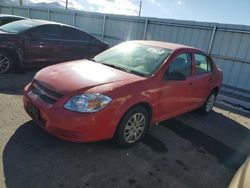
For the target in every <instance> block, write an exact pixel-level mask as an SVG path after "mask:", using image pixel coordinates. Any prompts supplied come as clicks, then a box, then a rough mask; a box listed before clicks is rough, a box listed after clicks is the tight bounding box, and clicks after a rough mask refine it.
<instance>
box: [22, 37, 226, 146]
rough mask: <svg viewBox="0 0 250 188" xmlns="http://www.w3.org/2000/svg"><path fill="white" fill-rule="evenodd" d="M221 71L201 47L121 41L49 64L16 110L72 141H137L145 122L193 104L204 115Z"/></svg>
mask: <svg viewBox="0 0 250 188" xmlns="http://www.w3.org/2000/svg"><path fill="white" fill-rule="evenodd" d="M221 83H222V72H221V71H220V70H219V69H218V68H217V66H216V65H215V64H214V63H213V61H212V59H211V58H210V57H209V56H208V55H207V54H206V53H205V52H203V51H201V50H199V49H195V48H192V47H189V46H183V45H179V44H172V43H165V42H156V41H130V42H124V43H121V44H119V45H117V46H115V47H113V48H110V49H109V50H106V51H105V52H103V53H101V54H99V55H97V56H95V58H94V59H92V60H78V61H71V62H66V63H62V64H57V65H52V66H49V67H47V68H44V69H42V70H41V71H39V72H38V73H37V74H36V75H35V77H34V79H33V81H32V82H31V83H30V84H28V85H27V86H26V87H25V88H24V107H25V109H26V111H27V113H28V114H29V115H30V116H31V117H32V119H33V120H34V121H35V122H36V123H37V124H38V125H39V126H40V127H42V128H43V129H45V130H46V131H48V132H49V133H51V134H53V135H55V136H57V137H59V138H62V139H65V140H68V141H73V142H91V141H97V140H105V139H111V138H114V140H115V141H116V142H117V143H118V144H119V145H120V146H123V147H126V146H132V145H134V144H136V143H137V142H139V141H140V140H141V139H142V138H143V136H144V135H145V134H146V133H147V131H148V130H149V127H150V126H151V125H155V124H157V123H158V122H160V121H163V120H166V119H169V118H172V117H175V116H177V115H180V114H183V113H186V112H189V111H192V110H195V109H197V108H199V109H200V111H201V112H203V113H209V112H210V111H211V110H212V108H213V105H214V102H215V98H216V95H217V93H218V91H219V88H220V86H221Z"/></svg>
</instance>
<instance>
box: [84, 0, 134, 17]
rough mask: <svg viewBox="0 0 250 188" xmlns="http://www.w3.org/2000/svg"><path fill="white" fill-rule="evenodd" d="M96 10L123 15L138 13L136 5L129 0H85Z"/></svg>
mask: <svg viewBox="0 0 250 188" xmlns="http://www.w3.org/2000/svg"><path fill="white" fill-rule="evenodd" d="M87 2H88V4H89V5H90V6H92V7H95V8H96V11H97V12H102V13H110V14H123V15H138V11H139V7H138V5H136V4H134V3H132V2H131V1H130V0H87Z"/></svg>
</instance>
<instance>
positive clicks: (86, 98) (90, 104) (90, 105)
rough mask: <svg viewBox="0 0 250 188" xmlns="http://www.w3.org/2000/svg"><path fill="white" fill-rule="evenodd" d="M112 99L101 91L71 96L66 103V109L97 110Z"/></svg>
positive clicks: (78, 110)
mask: <svg viewBox="0 0 250 188" xmlns="http://www.w3.org/2000/svg"><path fill="white" fill-rule="evenodd" d="M111 101H112V99H111V98H110V97H108V96H105V95H102V94H100V93H93V94H82V95H76V96H73V97H71V98H70V99H69V100H68V101H67V102H66V103H65V105H64V108H65V109H68V110H72V111H75V112H87V113H91V112H97V111H99V110H101V109H103V108H104V107H105V106H107V105H108V104H109V103H110V102H111Z"/></svg>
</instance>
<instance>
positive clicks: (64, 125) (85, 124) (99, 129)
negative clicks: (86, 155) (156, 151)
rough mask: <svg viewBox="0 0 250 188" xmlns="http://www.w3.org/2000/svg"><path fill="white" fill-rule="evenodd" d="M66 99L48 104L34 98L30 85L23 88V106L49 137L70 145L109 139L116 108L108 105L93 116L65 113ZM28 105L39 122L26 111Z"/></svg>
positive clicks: (114, 127) (114, 120) (115, 123)
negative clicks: (51, 136)
mask: <svg viewBox="0 0 250 188" xmlns="http://www.w3.org/2000/svg"><path fill="white" fill-rule="evenodd" d="M67 99H68V97H63V98H62V99H60V100H58V101H57V102H56V103H54V104H48V103H46V102H45V101H43V100H42V99H41V98H40V97H38V96H37V95H35V94H34V93H33V92H32V90H31V86H30V84H28V85H27V86H26V87H25V88H24V92H23V104H24V108H25V110H26V112H27V113H28V114H29V115H30V117H31V118H32V119H33V120H34V121H35V122H36V124H38V125H39V126H40V127H41V128H43V129H44V130H46V131H47V132H49V133H50V134H52V135H54V136H56V137H59V138H61V139H64V140H67V141H71V142H92V141H98V140H106V139H111V138H112V137H113V135H114V133H115V129H116V126H117V124H118V122H119V119H118V117H117V116H114V112H115V106H114V105H112V104H109V106H108V107H106V108H105V109H103V110H101V111H99V112H96V113H89V114H87V113H85V114H84V113H78V112H73V111H69V110H67V109H64V107H63V106H64V104H65V102H66V101H67ZM28 103H32V105H33V106H35V107H36V108H38V109H39V118H34V116H33V115H32V114H31V113H29V111H28Z"/></svg>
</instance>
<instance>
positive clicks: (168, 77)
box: [165, 71, 186, 80]
mask: <svg viewBox="0 0 250 188" xmlns="http://www.w3.org/2000/svg"><path fill="white" fill-rule="evenodd" d="M165 79H166V80H186V76H185V75H184V74H183V73H181V72H178V71H174V72H171V73H167V74H166V76H165Z"/></svg>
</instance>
